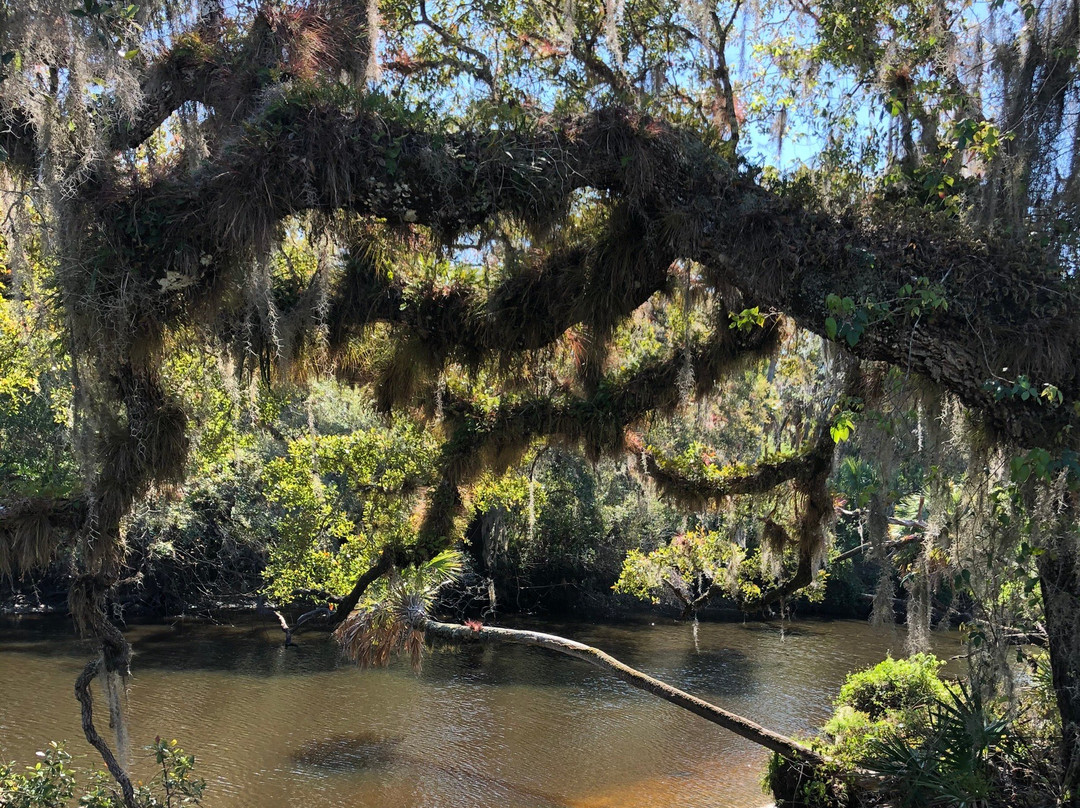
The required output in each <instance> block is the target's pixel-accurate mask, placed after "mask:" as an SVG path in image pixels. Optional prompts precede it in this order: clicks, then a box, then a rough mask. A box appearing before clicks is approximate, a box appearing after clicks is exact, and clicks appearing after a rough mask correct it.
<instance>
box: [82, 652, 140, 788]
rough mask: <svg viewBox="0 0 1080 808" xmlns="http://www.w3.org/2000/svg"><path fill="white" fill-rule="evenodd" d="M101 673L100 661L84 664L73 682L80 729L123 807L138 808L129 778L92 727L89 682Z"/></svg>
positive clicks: (92, 699) (95, 728)
mask: <svg viewBox="0 0 1080 808" xmlns="http://www.w3.org/2000/svg"><path fill="white" fill-rule="evenodd" d="M100 671H101V660H99V659H94V660H91V661H90V662H88V663H87V664H86V667H85V668H83V671H82V673H80V674H79V678H77V679H76V680H75V698H76V699H78V701H79V704H80V705H81V706H82V729H83V735H85V736H86V740H87V742H88V743H89V744H90V745H91V746H92V747H94V748H95V749H96V750H97V751H98V754H100V755H101V759H102V760H104V761H105V766H106V768H108V770H109V774H111V775H112V776H113V779H114V780H116V782H117V783H119V784H120V790H121V791H122V792H123V795H124V805H125V806H126V808H138V803H137V802H136V801H135V789H134V788H133V787H132V785H131V778H130V777H128V774H127V772H126V771H124V769H123V767H122V766H121V765H120V763H119V761H117V759H116V756H115V755H114V754H113V752H112V750H111V749H110V748H109V744H108V743H107V742H106V741H105V739H104V738H102V737H101V735H99V734H98V731H97V727H95V726H94V697H93V694H91V693H90V682H91V681H93V679H94V677H95V676H97V675H98V673H99V672H100Z"/></svg>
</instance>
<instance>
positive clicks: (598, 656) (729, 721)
mask: <svg viewBox="0 0 1080 808" xmlns="http://www.w3.org/2000/svg"><path fill="white" fill-rule="evenodd" d="M412 623H413V625H414V627H416V628H418V629H422V630H423V632H424V637H425V639H427V640H428V641H429V642H432V641H435V640H438V641H441V642H449V643H462V642H481V643H512V644H515V645H529V646H533V647H535V648H548V649H550V650H552V651H558V652H559V653H560V654H566V655H568V656H572V657H576V658H577V659H583V660H585V661H586V662H588V663H590V664H592V665H596V666H597V667H599V668H603V669H604V670H606V671H608V672H609V673H612V674H614V675H615V676H616V677H618V678H619V679H622V680H623V681H624V682H626V683H627V684H629V685H631V686H633V687H636V688H638V689H639V690H644V691H646V692H647V693H652V694H653V695H654V696H659V697H660V698H662V699H664V700H665V701H669V702H671V703H672V704H674V705H676V706H678V707H682V708H683V709H684V710H689V711H690V712H692V713H694V714H696V715H699V716H701V717H702V718H704V719H705V720H706V721H711V722H712V723H714V724H718V725H720V726H721V727H723V728H724V729H728V730H731V731H732V732H734V733H735V734H736V735H739V736H741V737H743V738H746V739H747V740H750V741H753V742H754V743H756V744H760V745H761V746H764V747H765V748H766V749H770V750H772V751H773V752H776V753H777V754H779V755H782V756H783V757H785V758H789V759H797V760H803V761H808V762H811V763H816V764H821V763H824V762H826V761H825V759H824V758H823V757H822V756H821V755H819V754H818V753H817V752H815V751H814V750H813V749H811V748H810V747H809V746H806V745H805V744H801V743H799V742H798V741H795V740H792V739H791V738H788V737H786V736H784V735H781V734H779V733H777V732H773V731H772V730H770V729H766V728H765V727H763V726H761V725H760V724H756V723H754V722H753V721H751V720H750V719H748V718H743V717H742V716H741V715H736V714H735V713H731V712H728V711H727V710H724V709H722V708H720V707H717V706H716V705H714V704H710V703H709V702H707V701H704V700H702V699H699V698H698V697H697V696H692V695H690V694H689V693H687V692H685V691H683V690H679V689H678V688H675V687H672V686H671V685H669V684H667V683H666V682H661V681H660V680H659V679H654V678H653V677H651V676H649V675H648V674H645V673H642V672H641V671H639V670H635V669H634V668H631V667H630V666H629V665H626V664H624V663H622V662H620V661H619V660H617V659H615V657H613V656H611V655H610V654H606V653H604V652H603V651H601V650H600V649H599V648H594V647H592V646H591V645H585V644H584V643H580V642H577V641H576V640H569V639H566V638H565V637H559V636H556V635H554V634H542V633H540V632H538V631H521V630H518V629H511V628H496V627H490V626H483V627H479V628H473V627H471V626H457V625H453V624H451V623H440V622H438V621H436V620H431V619H430V618H428V617H427V616H425V615H422V614H421V615H417V616H415V617H414V618H413V620H412Z"/></svg>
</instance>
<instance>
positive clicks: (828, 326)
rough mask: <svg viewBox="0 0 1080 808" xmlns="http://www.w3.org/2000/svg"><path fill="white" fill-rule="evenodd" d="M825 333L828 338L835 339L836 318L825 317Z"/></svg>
mask: <svg viewBox="0 0 1080 808" xmlns="http://www.w3.org/2000/svg"><path fill="white" fill-rule="evenodd" d="M825 333H826V334H827V335H828V337H829V339H836V318H835V317H827V318H826V319H825Z"/></svg>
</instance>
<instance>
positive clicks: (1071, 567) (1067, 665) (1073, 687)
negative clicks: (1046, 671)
mask: <svg viewBox="0 0 1080 808" xmlns="http://www.w3.org/2000/svg"><path fill="white" fill-rule="evenodd" d="M1075 542H1076V539H1075V537H1074V536H1072V535H1068V534H1066V535H1060V534H1059V535H1058V536H1057V537H1056V539H1055V541H1053V542H1052V543H1051V546H1050V547H1048V548H1046V550H1045V552H1044V553H1043V554H1042V555H1040V556H1039V558H1038V568H1039V583H1040V585H1041V587H1042V597H1043V608H1044V610H1045V612H1046V634H1047V647H1048V649H1049V651H1050V669H1051V673H1052V676H1053V683H1054V693H1055V695H1056V697H1057V705H1058V710H1059V711H1060V713H1061V754H1062V761H1061V763H1062V766H1061V771H1062V775H1061V778H1062V787H1063V791H1064V792H1065V794H1066V795H1067V796H1065V802H1064V804H1065V805H1068V806H1070V807H1071V808H1080V554H1078V553H1077V549H1076V543H1075Z"/></svg>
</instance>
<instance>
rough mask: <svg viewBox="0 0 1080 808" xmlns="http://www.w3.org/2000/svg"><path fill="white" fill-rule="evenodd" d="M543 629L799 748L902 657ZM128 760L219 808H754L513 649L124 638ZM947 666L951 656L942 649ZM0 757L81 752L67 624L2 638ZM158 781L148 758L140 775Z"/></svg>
mask: <svg viewBox="0 0 1080 808" xmlns="http://www.w3.org/2000/svg"><path fill="white" fill-rule="evenodd" d="M657 623H658V624H657V625H650V624H649V623H648V622H643V623H621V624H601V625H590V624H580V623H566V624H559V625H553V624H550V623H548V624H544V625H543V626H542V628H543V629H544V630H547V631H552V632H556V633H562V634H566V635H568V636H571V637H574V638H575V639H578V640H581V641H583V642H587V643H590V644H594V645H597V646H599V647H601V648H604V649H605V650H608V651H609V652H611V653H613V654H615V655H616V656H618V657H620V658H621V659H623V660H624V661H626V662H627V663H629V664H631V665H634V666H636V667H639V668H641V669H643V670H645V671H647V672H648V673H651V674H653V675H655V676H658V677H660V678H663V679H667V680H668V681H671V682H672V683H673V684H677V685H679V686H681V687H683V688H685V689H687V690H690V691H691V692H693V693H695V694H697V695H701V696H703V697H705V698H708V699H711V700H713V701H716V702H717V703H719V704H721V705H722V706H724V707H727V708H729V709H732V710H734V711H736V712H740V713H743V714H745V715H747V716H748V717H751V718H753V719H754V720H757V721H759V722H761V723H763V724H765V725H766V726H769V727H771V728H775V729H777V730H779V731H781V732H785V733H789V734H799V733H807V732H810V731H812V729H813V728H814V727H815V726H817V725H819V724H820V723H821V721H822V720H823V719H824V718H825V717H826V716H827V714H828V712H829V703H830V702H831V700H832V699H833V698H834V697H835V694H836V692H837V690H838V689H839V685H840V683H841V682H842V681H843V678H844V676H845V674H846V673H847V672H848V671H850V670H852V669H854V668H857V667H860V666H863V665H866V664H869V663H872V662H876V661H878V660H880V659H881V658H882V657H884V655H885V653H886V652H887V651H889V650H892V651H893V652H894V653H902V652H903V640H904V638H903V635H902V634H900V633H898V632H892V631H885V632H881V631H878V630H874V629H872V628H871V627H869V626H868V625H866V624H863V623H856V622H833V623H818V622H802V623H799V624H798V625H797V626H795V627H794V628H793V627H792V626H791V625H790V624H789V625H788V626H786V627H784V630H783V631H782V632H781V631H780V627H779V626H778V625H770V624H746V625H740V624H709V623H702V624H701V625H700V626H699V627H698V636H697V643H696V646H695V639H694V636H693V628H692V626H691V625H689V624H675V623H660V622H659V621H657ZM129 636H130V637H131V639H132V641H133V645H134V648H135V653H136V656H135V662H134V671H135V673H134V676H133V678H132V680H131V689H130V697H129V702H130V703H129V715H130V723H131V737H132V738H133V739H134V741H135V743H139V742H140V741H146V742H148V741H149V740H150V739H152V738H153V737H154V736H155V735H157V734H159V733H160V734H163V735H168V736H169V737H175V738H178V739H179V740H180V742H181V744H182V745H183V746H184V747H185V748H186V749H187V750H189V751H192V752H194V753H195V754H196V755H197V758H198V770H199V773H200V775H201V776H203V777H205V778H206V779H207V781H208V782H209V790H208V792H207V801H206V802H207V805H208V806H210V807H211V808H242V807H246V806H284V805H304V806H306V807H307V808H323V807H325V808H329V807H330V806H334V807H335V808H339V807H342V808H352V807H353V806H355V807H356V808H367V807H368V806H370V808H389V806H395V808H396V807H397V806H418V807H419V806H424V807H425V808H428V807H430V808H442V807H443V806H445V808H473V806H476V807H477V808H484V806H492V808H495V806H499V807H500V808H501V807H502V806H522V807H523V808H548V807H549V806H571V807H577V808H602V806H625V807H626V808H634V806H652V807H653V808H663V806H667V805H670V806H676V805H677V806H683V808H695V807H696V806H701V807H702V808H704V806H709V808H724V807H725V806H727V807H728V808H754V807H755V806H760V805H761V804H763V803H764V802H765V797H764V796H763V795H762V793H761V792H760V790H759V787H758V785H757V783H758V779H759V776H760V772H761V768H762V765H763V762H764V753H763V752H762V751H761V750H760V748H758V747H756V746H754V745H753V744H750V743H748V742H745V741H742V740H740V739H738V738H735V737H734V736H732V735H731V734H729V733H727V732H725V731H723V730H721V729H719V728H718V727H715V726H713V725H711V724H708V723H707V722H705V721H702V720H701V719H699V718H697V717H695V716H693V715H690V714H688V713H685V712H683V711H681V710H679V709H677V708H675V707H673V706H671V705H668V704H666V703H664V702H661V701H658V700H656V699H655V698H653V697H650V696H648V695H646V694H643V693H641V692H639V691H636V690H633V689H631V688H630V687H629V686H627V685H624V684H623V683H621V682H618V681H615V680H613V679H611V678H610V677H608V676H606V675H605V674H604V673H603V672H602V671H600V670H597V669H594V668H591V667H589V666H587V665H585V664H584V663H581V662H577V661H574V660H569V659H566V658H565V657H560V656H558V655H555V654H553V653H552V652H547V651H540V650H535V649H527V648H520V647H507V648H492V647H476V646H469V647H464V648H459V649H455V650H451V651H440V652H437V653H435V654H433V655H431V656H430V657H429V658H428V659H427V660H426V662H425V665H424V670H423V672H422V673H421V674H420V675H419V676H416V675H414V674H413V673H412V672H411V671H410V670H409V669H408V668H407V667H405V666H396V667H393V668H391V669H389V670H380V671H365V672H359V671H356V670H354V669H352V668H349V667H348V666H346V665H344V664H343V663H341V662H340V661H339V659H338V655H337V652H336V648H335V647H334V645H333V643H332V642H331V641H330V640H329V639H328V638H322V637H313V636H304V637H302V638H301V641H302V644H301V646H300V647H299V648H290V649H286V648H284V647H282V645H281V633H280V631H278V630H277V628H276V627H275V626H273V625H267V624H264V623H258V622H255V621H254V620H252V619H250V618H243V619H242V620H241V621H240V623H239V624H238V625H236V626H215V625H208V624H204V623H194V624H193V623H184V624H178V625H177V626H173V627H170V626H143V627H134V628H132V629H130V631H129ZM937 642H938V643H939V645H940V648H939V652H940V653H942V654H943V655H950V654H952V653H955V650H954V648H953V647H952V646H951V645H950V643H954V642H955V638H953V637H950V636H947V635H942V636H939V637H937ZM0 651H2V653H0V757H3V758H7V759H18V760H20V761H22V762H29V761H30V760H31V759H32V757H33V752H34V751H35V750H36V749H39V748H41V747H42V746H43V745H44V744H45V743H46V742H47V741H48V740H50V739H52V738H60V739H63V738H66V739H68V740H69V748H70V749H71V751H73V752H75V753H77V754H89V753H91V752H92V750H90V749H89V747H87V746H86V745H85V744H84V743H83V742H81V740H80V738H81V734H80V732H79V726H78V713H77V708H76V704H75V701H74V698H73V697H72V693H71V687H72V682H73V681H74V678H75V676H76V674H77V672H78V670H79V669H80V668H81V666H82V664H83V663H84V662H85V660H86V659H87V658H89V657H90V656H91V655H92V654H93V647H92V646H91V645H88V644H86V643H83V642H79V641H77V640H74V639H73V638H72V636H71V634H70V630H69V628H68V626H67V624H66V622H65V621H42V620H40V619H34V620H29V619H23V620H20V621H15V622H8V623H6V624H0ZM133 766H134V769H135V772H136V775H137V776H143V777H146V776H149V775H150V773H151V767H150V766H149V762H148V761H147V760H145V759H139V760H136V761H135V762H134V764H133Z"/></svg>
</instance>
